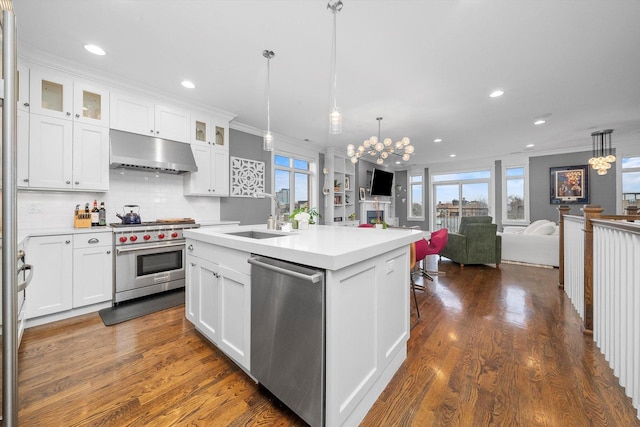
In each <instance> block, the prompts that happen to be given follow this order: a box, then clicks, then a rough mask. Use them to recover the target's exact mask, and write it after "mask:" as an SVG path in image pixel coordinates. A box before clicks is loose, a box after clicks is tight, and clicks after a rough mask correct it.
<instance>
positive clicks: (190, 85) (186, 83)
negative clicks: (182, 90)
mask: <svg viewBox="0 0 640 427" xmlns="http://www.w3.org/2000/svg"><path fill="white" fill-rule="evenodd" d="M181 84H182V86H184V87H186V88H187V89H193V88H195V87H196V85H194V84H193V82H191V81H189V80H183V81H182V83H181Z"/></svg>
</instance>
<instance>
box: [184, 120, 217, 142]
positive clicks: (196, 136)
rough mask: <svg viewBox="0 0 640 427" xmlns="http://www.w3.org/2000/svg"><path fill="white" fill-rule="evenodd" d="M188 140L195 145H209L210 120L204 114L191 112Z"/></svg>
mask: <svg viewBox="0 0 640 427" xmlns="http://www.w3.org/2000/svg"><path fill="white" fill-rule="evenodd" d="M190 127H191V128H190V129H189V132H190V133H191V135H190V137H189V142H191V143H192V144H196V145H211V136H212V135H211V120H210V119H209V118H208V117H207V116H206V115H205V114H191V126H190Z"/></svg>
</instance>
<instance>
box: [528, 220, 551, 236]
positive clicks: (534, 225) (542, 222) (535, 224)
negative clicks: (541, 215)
mask: <svg viewBox="0 0 640 427" xmlns="http://www.w3.org/2000/svg"><path fill="white" fill-rule="evenodd" d="M549 222H550V221H548V220H546V219H539V220H537V221H535V222H532V223H531V224H529V226H528V227H527V228H525V229H524V231H523V232H522V234H536V230H537V229H538V228H539V227H542V226H543V225H545V224H547V223H549Z"/></svg>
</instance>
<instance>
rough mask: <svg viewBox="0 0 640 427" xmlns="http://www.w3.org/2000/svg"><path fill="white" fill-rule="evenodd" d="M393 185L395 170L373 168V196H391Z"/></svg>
mask: <svg viewBox="0 0 640 427" xmlns="http://www.w3.org/2000/svg"><path fill="white" fill-rule="evenodd" d="M392 186H393V172H387V171H383V170H381V169H375V168H374V169H373V174H372V175H371V195H372V196H387V197H390V196H391V187H392Z"/></svg>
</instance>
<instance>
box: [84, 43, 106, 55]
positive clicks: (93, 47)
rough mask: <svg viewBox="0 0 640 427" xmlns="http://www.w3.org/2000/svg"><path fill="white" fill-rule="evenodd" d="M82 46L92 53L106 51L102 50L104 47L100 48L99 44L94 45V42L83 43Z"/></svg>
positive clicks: (103, 53) (104, 53)
mask: <svg viewBox="0 0 640 427" xmlns="http://www.w3.org/2000/svg"><path fill="white" fill-rule="evenodd" d="M84 48H85V49H86V50H87V51H89V52H91V53H93V54H94V55H100V56H103V55H106V54H107V53H106V52H105V51H104V49H102V48H101V47H100V46H96V45H95V44H85V45H84Z"/></svg>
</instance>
